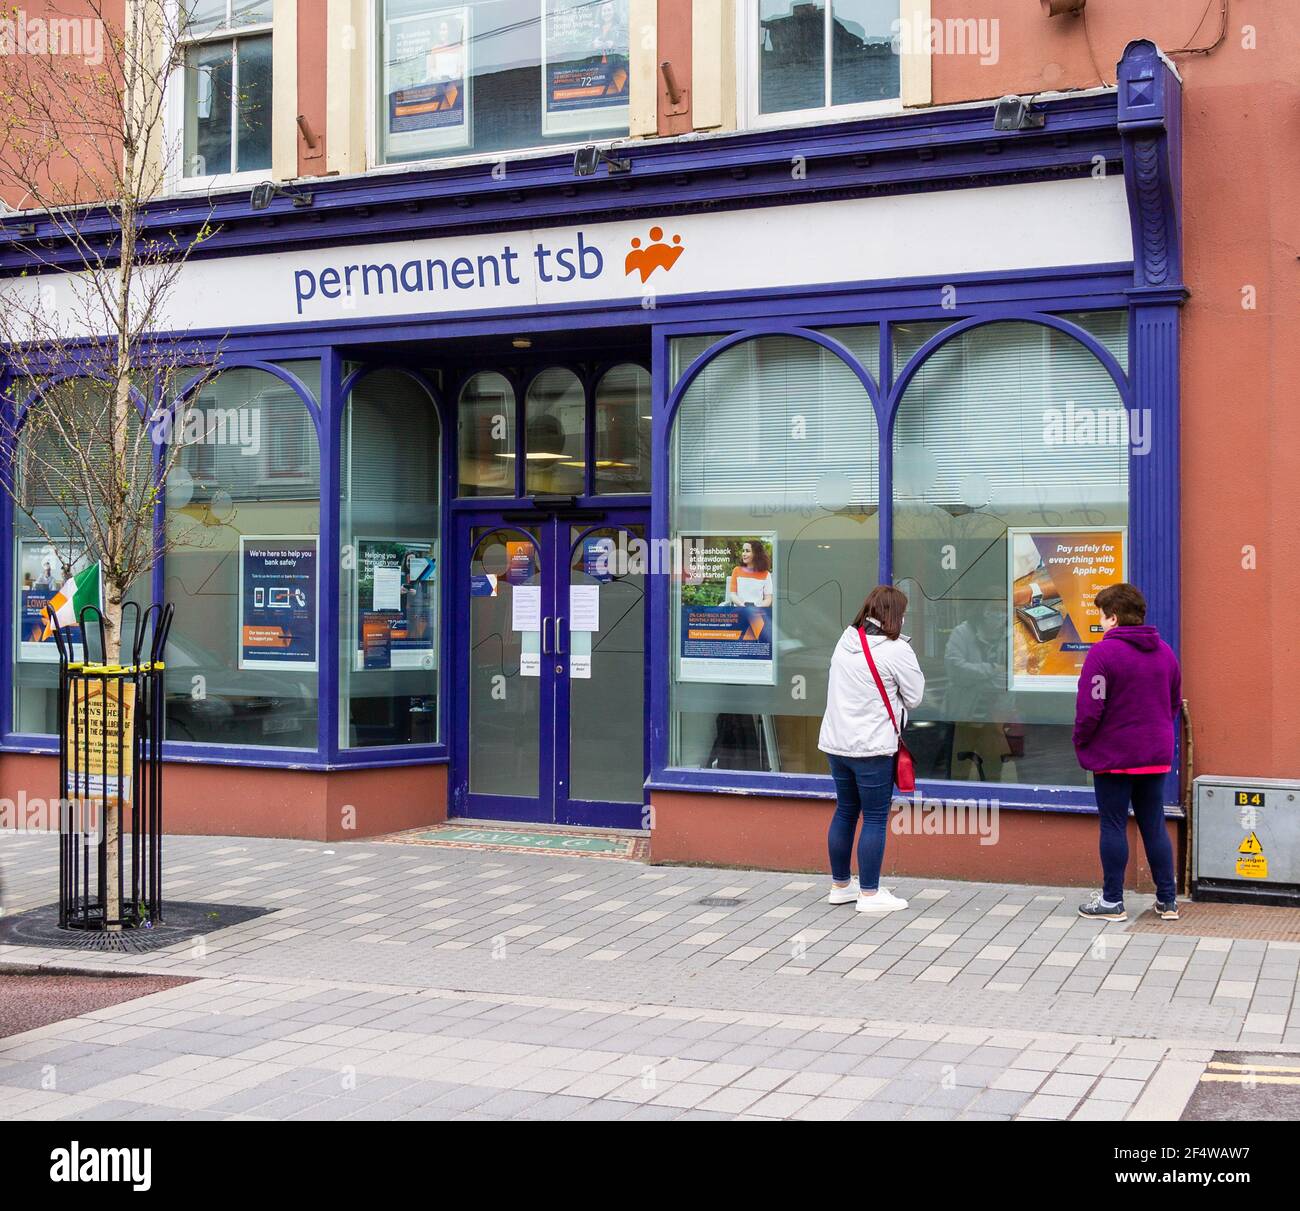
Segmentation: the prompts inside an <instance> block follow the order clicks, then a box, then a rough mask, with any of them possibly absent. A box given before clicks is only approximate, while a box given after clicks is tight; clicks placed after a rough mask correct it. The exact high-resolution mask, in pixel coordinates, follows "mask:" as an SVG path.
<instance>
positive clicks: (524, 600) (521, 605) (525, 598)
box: [510, 584, 542, 631]
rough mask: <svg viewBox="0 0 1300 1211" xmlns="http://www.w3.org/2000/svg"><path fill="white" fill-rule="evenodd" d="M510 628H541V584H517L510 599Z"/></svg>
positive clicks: (513, 629) (531, 629)
mask: <svg viewBox="0 0 1300 1211" xmlns="http://www.w3.org/2000/svg"><path fill="white" fill-rule="evenodd" d="M510 629H511V630H512V631H540V630H541V629H542V586H541V585H539V584H518V585H515V587H514V595H513V596H512V597H511V600H510Z"/></svg>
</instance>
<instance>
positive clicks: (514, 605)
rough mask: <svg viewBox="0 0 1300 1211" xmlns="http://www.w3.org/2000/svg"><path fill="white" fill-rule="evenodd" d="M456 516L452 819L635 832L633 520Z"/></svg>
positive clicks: (638, 580) (641, 763)
mask: <svg viewBox="0 0 1300 1211" xmlns="http://www.w3.org/2000/svg"><path fill="white" fill-rule="evenodd" d="M518 516H519V514H518V512H517V511H502V512H500V513H498V512H495V511H493V512H485V511H482V510H479V509H475V510H473V511H467V512H466V513H464V514H462V515H461V517H460V518H459V520H458V523H457V527H456V530H457V535H456V548H457V551H458V553H459V555H460V567H461V569H462V575H461V577H460V579H461V583H460V584H459V585H458V587H457V593H458V597H459V600H460V603H461V610H460V611H459V614H460V618H459V620H458V626H457V636H458V638H457V646H458V648H459V652H458V655H459V660H458V664H459V670H458V673H457V688H458V693H457V695H456V697H457V705H458V711H457V726H456V728H455V730H454V735H453V743H452V755H453V792H452V811H453V814H454V815H457V816H466V817H470V818H478V819H493V820H517V821H520V822H534V823H546V824H550V823H557V824H571V825H583V826H586V827H599V828H637V829H639V828H642V827H643V826H644V820H643V816H644V803H645V790H644V783H645V773H646V768H647V767H646V742H645V702H646V624H647V617H648V613H647V609H646V587H647V578H648V571H649V569H648V567H647V563H646V561H647V557H648V552H647V548H646V544H645V537H646V534H647V532H648V526H647V519H646V517H645V514H644V510H640V509H635V510H630V509H609V510H602V511H600V512H599V513H598V514H597V517H600V518H602V520H585V521H578V520H575V519H573V518H566V517H564V516H563V514H562V513H561V514H559V515H556V514H549V515H548V514H546V513H543V512H542V511H541V510H538V516H537V518H536V520H532V519H529V520H526V521H520V520H518Z"/></svg>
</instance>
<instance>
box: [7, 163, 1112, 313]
mask: <svg viewBox="0 0 1300 1211" xmlns="http://www.w3.org/2000/svg"><path fill="white" fill-rule="evenodd" d="M1132 257H1133V247H1132V237H1131V233H1130V228H1129V216H1128V202H1127V199H1126V196H1125V191H1124V181H1123V179H1122V177H1121V176H1120V175H1119V174H1114V175H1111V176H1107V177H1102V178H1092V177H1084V178H1079V179H1074V180H1062V181H1039V182H1031V183H1027V184H1021V185H1003V186H990V187H984V188H978V189H953V190H945V191H941V192H935V193H920V194H906V195H896V196H889V197H875V198H856V199H850V200H846V201H838V202H814V203H804V204H800V205H792V206H768V207H762V208H758V209H752V210H731V211H723V212H715V213H709V214H696V215H682V216H678V217H675V218H671V219H668V218H665V219H662V220H654V219H652V220H637V221H635V222H616V223H589V224H582V225H581V226H571V227H546V228H536V229H522V230H515V231H505V232H491V233H487V234H480V235H463V236H449V237H447V238H444V239H420V240H400V241H396V242H392V243H386V244H367V245H351V246H345V247H334V248H315V249H301V250H295V251H286V252H274V253H261V254H256V255H251V256H238V257H225V258H203V259H198V260H194V261H192V262H190V263H189V264H187V265H186V266H185V267H184V268H183V270H182V271H181V273H180V275H179V278H178V281H177V283H176V288H175V289H173V290H172V291H171V292H170V295H169V298H168V300H167V306H166V307H165V308H164V315H163V319H162V321H161V322H160V324H159V327H160V328H161V329H162V330H166V331H198V330H206V329H212V330H217V331H221V332H225V331H227V330H234V331H237V330H239V329H241V328H247V327H253V326H259V325H269V324H307V323H312V322H315V321H333V320H356V319H363V318H385V317H400V316H412V317H417V316H426V315H443V314H454V313H461V312H474V311H488V310H500V309H503V308H518V307H528V306H535V305H546V306H551V305H555V304H563V303H591V302H618V301H629V300H636V299H640V298H643V297H644V296H647V295H654V296H656V297H658V298H660V299H663V298H670V297H673V296H677V295H695V294H716V293H719V292H733V291H742V290H760V289H778V288H781V287H793V286H808V285H817V284H819V283H833V282H867V281H879V280H885V279H895V278H912V277H928V276H944V277H946V278H948V279H950V278H951V277H953V276H955V275H957V274H968V273H989V272H996V271H1000V270H1023V269H1037V268H1047V267H1053V266H1069V265H1084V264H1089V265H1091V264H1099V263H1112V262H1123V261H1130V260H1132ZM146 272H147V271H146ZM41 284H44V285H46V286H50V287H52V290H51V293H50V298H49V300H48V302H49V307H47V308H46V310H47V312H48V311H50V310H53V311H55V312H57V313H58V318H59V325H60V328H61V329H66V331H67V333H68V335H74V334H75V333H76V332H77V331H81V332H84V331H85V327H86V321H85V320H84V318H83V317H85V316H87V315H98V314H99V311H97V310H96V304H95V303H94V300H93V298H92V297H91V292H90V291H89V289H88V288H87V284H86V283H85V282H84V281H79V280H78V278H77V277H76V276H74V275H66V274H62V275H61V274H51V275H41V276H39V277H35V278H25V279H9V280H8V281H7V282H6V283H5V284H4V286H3V287H2V288H0V293H3V292H5V291H16V292H23V291H26V292H31V291H34V290H37V289H38V288H39V286H40V285H41ZM28 305H29V306H30V303H29V304H28Z"/></svg>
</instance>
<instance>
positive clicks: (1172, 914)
mask: <svg viewBox="0 0 1300 1211" xmlns="http://www.w3.org/2000/svg"><path fill="white" fill-rule="evenodd" d="M1156 916H1157V917H1159V918H1160V919H1161V920H1162V921H1177V920H1178V901H1177V900H1170V901H1169V903H1168V904H1165V903H1163V902H1162V901H1160V900H1157V901H1156Z"/></svg>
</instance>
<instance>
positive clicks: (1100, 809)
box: [1092, 774, 1178, 904]
mask: <svg viewBox="0 0 1300 1211" xmlns="http://www.w3.org/2000/svg"><path fill="white" fill-rule="evenodd" d="M1092 781H1093V790H1094V792H1095V794H1096V796H1097V815H1098V817H1099V818H1100V820H1101V869H1102V876H1103V883H1102V889H1101V894H1102V896H1103V897H1104V898H1105V900H1106V902H1107V903H1109V904H1119V903H1123V900H1124V870H1125V868H1126V867H1127V866H1128V809H1129V804H1130V803H1131V804H1132V805H1133V815H1134V816H1135V817H1136V818H1137V826H1138V831H1139V832H1140V833H1141V834H1142V846H1143V848H1144V849H1145V850H1146V851H1147V864H1148V865H1149V866H1150V867H1151V875H1152V878H1154V879H1155V882H1156V896H1157V897H1158V898H1159V899H1160V901H1161V902H1162V903H1165V904H1168V903H1170V902H1171V901H1173V900H1175V899H1176V898H1177V896H1178V885H1177V883H1176V882H1175V879H1174V850H1173V846H1172V845H1170V844H1169V833H1168V832H1167V831H1166V830H1165V795H1164V789H1165V775H1164V774H1094V775H1093V776H1092Z"/></svg>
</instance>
